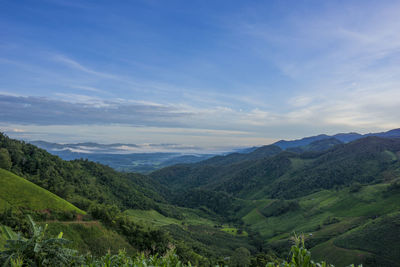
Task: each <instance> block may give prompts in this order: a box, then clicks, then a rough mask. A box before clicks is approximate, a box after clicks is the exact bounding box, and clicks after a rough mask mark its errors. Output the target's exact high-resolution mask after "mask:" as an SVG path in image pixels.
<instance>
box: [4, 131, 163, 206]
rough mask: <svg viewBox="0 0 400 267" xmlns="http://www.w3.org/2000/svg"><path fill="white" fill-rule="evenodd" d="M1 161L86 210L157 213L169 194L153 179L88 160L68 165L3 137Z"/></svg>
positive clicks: (47, 154)
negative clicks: (96, 205) (102, 206)
mask: <svg viewBox="0 0 400 267" xmlns="http://www.w3.org/2000/svg"><path fill="white" fill-rule="evenodd" d="M0 157H1V159H0V161H3V162H6V161H9V166H3V168H6V169H9V170H10V171H12V172H13V173H15V174H17V175H19V176H22V177H24V178H26V179H28V180H30V181H31V182H33V183H35V184H37V185H39V186H40V187H42V188H45V189H47V190H49V191H51V192H53V193H55V194H56V195H58V196H60V197H62V198H64V199H66V200H68V201H69V202H71V203H73V204H74V205H76V206H77V207H79V208H82V209H84V210H86V209H87V208H88V207H89V206H90V204H91V203H94V202H96V203H104V204H109V205H117V206H119V207H120V208H123V209H127V208H137V209H151V208H152V209H157V208H158V203H165V202H166V201H165V198H164V196H167V195H168V190H167V189H166V188H165V187H163V186H162V185H160V184H159V183H158V182H156V181H155V180H153V179H152V178H151V177H149V176H145V175H141V174H134V173H128V174H125V173H120V172H117V171H115V170H113V169H112V168H110V167H107V166H104V165H101V164H98V163H94V162H90V161H88V160H73V161H64V160H62V159H60V158H59V157H57V156H54V155H51V154H50V153H48V152H46V151H45V150H43V149H39V148H37V147H36V146H34V145H31V144H27V143H25V142H22V141H17V140H13V139H11V138H8V137H7V136H5V135H4V134H1V133H0Z"/></svg>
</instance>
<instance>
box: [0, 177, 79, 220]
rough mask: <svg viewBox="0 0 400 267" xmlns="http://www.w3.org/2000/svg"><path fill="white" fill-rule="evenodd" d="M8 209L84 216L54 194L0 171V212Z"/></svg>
mask: <svg viewBox="0 0 400 267" xmlns="http://www.w3.org/2000/svg"><path fill="white" fill-rule="evenodd" d="M9 207H11V208H24V209H28V210H34V211H48V210H50V211H56V212H63V211H71V212H76V213H78V214H85V212H84V211H82V210H80V209H78V208H77V207H75V206H74V205H72V204H71V203H69V202H67V201H65V200H64V199H62V198H60V197H58V196H56V195H55V194H53V193H51V192H49V191H47V190H45V189H43V188H41V187H39V186H37V185H35V184H33V183H31V182H29V181H28V180H26V179H24V178H21V177H19V176H17V175H15V174H13V173H11V172H9V171H6V170H3V169H0V211H1V210H4V209H5V208H9Z"/></svg>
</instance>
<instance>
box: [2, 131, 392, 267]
mask: <svg viewBox="0 0 400 267" xmlns="http://www.w3.org/2000/svg"><path fill="white" fill-rule="evenodd" d="M396 132H397V130H395V131H393V132H391V133H389V134H387V133H382V134H383V137H377V136H365V137H362V138H357V139H356V140H354V141H351V142H343V141H341V140H343V138H347V140H349V139H350V138H353V137H356V135H354V134H352V135H353V137H350V135H349V136H346V137H344V136H341V137H339V138H336V137H329V138H325V137H324V138H319V139H318V140H314V141H311V142H309V143H307V142H308V141H310V140H307V142H304V145H302V146H297V147H288V148H287V149H286V150H283V149H281V148H280V147H279V146H277V145H268V146H263V147H259V148H256V149H254V150H253V151H251V152H249V153H232V154H227V155H224V156H215V157H212V158H209V159H207V160H204V161H201V162H196V163H185V164H178V165H174V166H169V167H166V168H162V169H159V170H157V171H154V172H152V173H151V174H150V175H141V174H135V173H121V172H117V171H115V170H113V169H112V168H110V167H107V166H104V165H101V164H99V163H93V162H90V161H88V160H73V161H64V160H61V159H60V158H59V157H57V156H54V155H51V154H49V153H47V152H46V151H44V150H42V149H39V148H37V147H35V146H33V145H31V144H26V143H24V142H20V141H16V140H13V139H10V138H8V137H6V136H4V135H0V151H1V152H2V158H1V160H3V161H4V160H5V162H8V161H7V157H9V158H10V160H11V164H9V163H8V164H3V165H2V166H6V167H7V168H9V169H10V171H11V172H12V173H14V175H18V176H19V178H20V179H23V178H25V179H27V180H29V181H31V182H33V183H35V184H36V185H37V186H40V187H42V188H45V189H47V190H48V191H50V192H52V193H53V194H56V195H58V196H59V197H62V198H64V199H65V200H67V201H69V202H70V203H72V204H74V205H76V206H77V207H79V208H80V209H82V210H84V211H85V212H87V213H89V215H88V216H92V217H93V219H96V220H97V222H96V221H90V223H89V224H96V223H100V224H101V227H105V228H102V229H103V230H104V231H103V230H96V232H90V230H89V229H90V228H83V227H84V226H83V225H82V224H83V223H80V222H74V223H66V222H62V223H61V224H57V225H55V226H54V227H55V228H53V229H55V230H54V231H55V232H57V231H60V230H61V229H62V228H65V231H66V234H67V233H68V232H69V233H70V236H71V237H72V239H74V240H77V243H78V244H80V245H79V247H78V248H79V249H80V250H82V251H85V250H87V249H90V247H93V248H99V249H100V250H99V251H98V252H97V253H98V254H97V255H99V254H101V253H103V251H104V249H105V247H106V245H105V244H107V242H111V241H110V239H108V240H102V239H96V236H97V237H98V236H99V235H101V234H100V233H107V234H106V235H107V236H108V237H110V238H115V239H114V240H119V241H118V242H117V243H119V244H124V246H125V245H126V246H127V248H128V250H129V251H130V250H135V249H137V250H148V251H150V252H151V253H163V251H165V250H163V249H164V248H165V247H166V245H167V244H168V242H171V243H173V244H175V245H176V247H177V253H178V255H179V256H180V257H181V259H185V260H186V261H187V260H190V261H191V262H197V263H198V264H197V265H200V266H208V265H213V264H216V263H220V264H222V263H223V262H224V259H227V258H228V257H233V258H234V255H235V251H238V250H246V251H248V252H249V253H250V255H251V256H250V257H251V259H252V265H253V266H265V262H263V260H262V259H278V261H280V260H279V258H280V259H282V258H285V257H286V256H287V251H288V250H289V248H290V246H291V243H290V237H291V235H292V233H293V232H296V233H304V234H306V246H307V247H308V248H310V249H311V251H312V254H313V256H314V257H315V259H316V260H327V261H328V262H329V263H334V264H336V265H337V266H348V265H349V264H350V263H355V264H361V263H363V264H364V265H365V266H393V262H399V261H400V255H399V254H398V253H397V251H400V247H399V243H398V242H397V240H396V238H393V237H395V236H397V235H398V222H399V214H400V207H399V205H398V203H399V202H400V138H388V137H387V136H388V135H389V136H396ZM5 150H6V151H7V152H5ZM0 163H1V162H0ZM5 172H6V171H5ZM22 177H23V178H22ZM6 187H8V186H6ZM6 194H7V189H5V191H1V190H0V198H1V196H2V195H3V196H5V195H6ZM44 204H45V203H44ZM89 219H90V218H89ZM99 220H100V222H99ZM76 224H77V226H75V225H76ZM72 225H74V226H72ZM78 225H79V226H78ZM85 233H88V234H89V233H90V235H92V236H91V237H90V239H89V240H87V241H79V240H83V239H84V238H85V237H84V234H85ZM383 239H384V240H383ZM94 240H98V244H96V242H95V241H94ZM85 242H87V243H85ZM84 244H90V245H84ZM114 244H115V242H114ZM154 244H157V245H154ZM382 244H383V245H384V246H385V247H384V248H383V247H382ZM113 248H114V249H117V248H118V246H114V247H113ZM233 265H234V264H233Z"/></svg>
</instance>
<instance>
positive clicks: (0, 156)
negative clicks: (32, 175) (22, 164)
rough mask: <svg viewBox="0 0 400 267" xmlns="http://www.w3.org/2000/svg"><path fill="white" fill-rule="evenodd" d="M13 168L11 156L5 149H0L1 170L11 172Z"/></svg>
mask: <svg viewBox="0 0 400 267" xmlns="http://www.w3.org/2000/svg"><path fill="white" fill-rule="evenodd" d="M11 166H12V162H11V158H10V154H9V153H8V150H7V149H5V148H0V168H1V169H5V170H10V169H11Z"/></svg>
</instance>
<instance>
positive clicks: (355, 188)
mask: <svg viewBox="0 0 400 267" xmlns="http://www.w3.org/2000/svg"><path fill="white" fill-rule="evenodd" d="M361 188H362V185H361V184H360V183H358V182H355V183H353V184H352V185H351V186H350V193H356V192H359V191H360V190H361Z"/></svg>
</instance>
